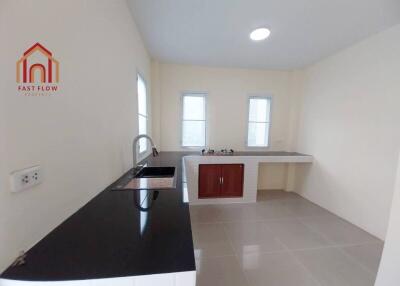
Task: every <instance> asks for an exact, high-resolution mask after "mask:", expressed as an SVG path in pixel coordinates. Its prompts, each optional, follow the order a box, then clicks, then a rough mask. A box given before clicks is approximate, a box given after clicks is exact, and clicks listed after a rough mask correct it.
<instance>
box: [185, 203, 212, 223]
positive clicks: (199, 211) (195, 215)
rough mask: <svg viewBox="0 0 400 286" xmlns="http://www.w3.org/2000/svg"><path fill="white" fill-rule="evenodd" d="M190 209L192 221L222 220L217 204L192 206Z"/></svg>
mask: <svg viewBox="0 0 400 286" xmlns="http://www.w3.org/2000/svg"><path fill="white" fill-rule="evenodd" d="M189 210H190V220H191V221H192V223H212V222H218V221H220V217H219V211H218V208H217V207H216V206H213V205H204V206H190V208H189Z"/></svg>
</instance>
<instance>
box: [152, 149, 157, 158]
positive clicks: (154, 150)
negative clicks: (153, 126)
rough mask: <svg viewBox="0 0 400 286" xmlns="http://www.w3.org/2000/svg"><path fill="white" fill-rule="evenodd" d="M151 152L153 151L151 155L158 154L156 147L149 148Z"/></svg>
mask: <svg viewBox="0 0 400 286" xmlns="http://www.w3.org/2000/svg"><path fill="white" fill-rule="evenodd" d="M151 149H152V152H153V157H157V156H158V151H157V148H156V147H153V148H151Z"/></svg>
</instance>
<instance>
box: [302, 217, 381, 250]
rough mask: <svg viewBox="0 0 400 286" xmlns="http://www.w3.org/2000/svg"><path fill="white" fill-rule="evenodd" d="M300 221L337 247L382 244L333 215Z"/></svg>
mask: <svg viewBox="0 0 400 286" xmlns="http://www.w3.org/2000/svg"><path fill="white" fill-rule="evenodd" d="M300 220H301V221H302V222H303V223H304V224H305V225H307V226H308V227H310V228H311V229H313V230H315V231H317V232H319V233H321V234H322V235H324V236H325V237H327V238H328V239H329V240H330V241H332V242H333V243H334V244H336V245H348V244H362V243H366V242H380V240H379V239H377V238H376V237H374V236H372V235H370V234H369V233H367V232H365V231H363V230H362V229H361V228H358V227H356V226H355V225H352V224H350V223H348V222H346V221H345V220H343V219H341V218H339V217H337V216H335V215H333V214H330V215H326V216H315V217H306V218H300Z"/></svg>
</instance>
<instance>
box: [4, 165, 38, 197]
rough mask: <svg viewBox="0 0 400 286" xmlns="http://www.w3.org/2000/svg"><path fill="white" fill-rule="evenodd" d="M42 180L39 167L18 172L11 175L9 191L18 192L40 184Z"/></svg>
mask: <svg viewBox="0 0 400 286" xmlns="http://www.w3.org/2000/svg"><path fill="white" fill-rule="evenodd" d="M42 180H43V178H42V171H41V168H40V166H33V167H30V168H26V169H23V170H18V171H15V172H12V173H11V190H12V192H20V191H23V190H26V189H29V188H31V187H33V186H36V185H38V184H40V183H41V182H42Z"/></svg>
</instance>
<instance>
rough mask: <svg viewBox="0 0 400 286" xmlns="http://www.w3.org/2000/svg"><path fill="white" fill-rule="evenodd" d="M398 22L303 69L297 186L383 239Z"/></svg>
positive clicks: (397, 142) (394, 133)
mask: <svg viewBox="0 0 400 286" xmlns="http://www.w3.org/2000/svg"><path fill="white" fill-rule="evenodd" d="M399 50H400V25H398V26H395V27H393V28H392V29H390V30H387V31H385V32H383V33H380V34H377V35H375V36H373V37H371V38H369V39H367V40H365V41H363V42H361V43H359V44H357V45H355V46H353V47H351V48H348V49H346V50H344V51H342V52H340V53H339V54H337V55H334V56H332V57H330V58H328V59H326V60H323V61H321V62H319V63H318V64H316V65H314V66H312V67H310V68H307V69H306V70H305V71H304V77H305V79H304V90H303V98H302V107H301V112H300V114H301V115H300V124H299V130H298V144H297V146H298V151H300V152H304V153H308V154H312V155H313V156H314V157H315V162H314V163H313V165H312V166H311V168H309V169H307V170H304V173H305V179H304V181H303V182H301V184H300V186H299V189H298V191H299V193H300V194H301V195H302V196H304V197H306V198H308V199H309V200H311V201H313V202H315V203H317V204H319V205H321V206H323V207H325V208H327V209H328V210H330V211H332V212H334V213H335V214H338V215H339V216H341V217H343V218H345V219H347V220H349V221H350V222H352V223H354V224H356V225H358V226H360V227H362V228H364V229H365V230H367V231H368V232H370V233H372V234H374V235H377V236H378V237H380V238H382V239H384V237H385V233H386V228H387V221H388V217H389V209H390V204H391V200H392V193H393V185H394V178H395V169H396V164H397V154H398V151H399V146H400V132H399V123H400V112H399V106H400V96H399V95H400V84H399V82H400V81H399V74H400V54H399ZM298 177H302V176H298Z"/></svg>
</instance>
